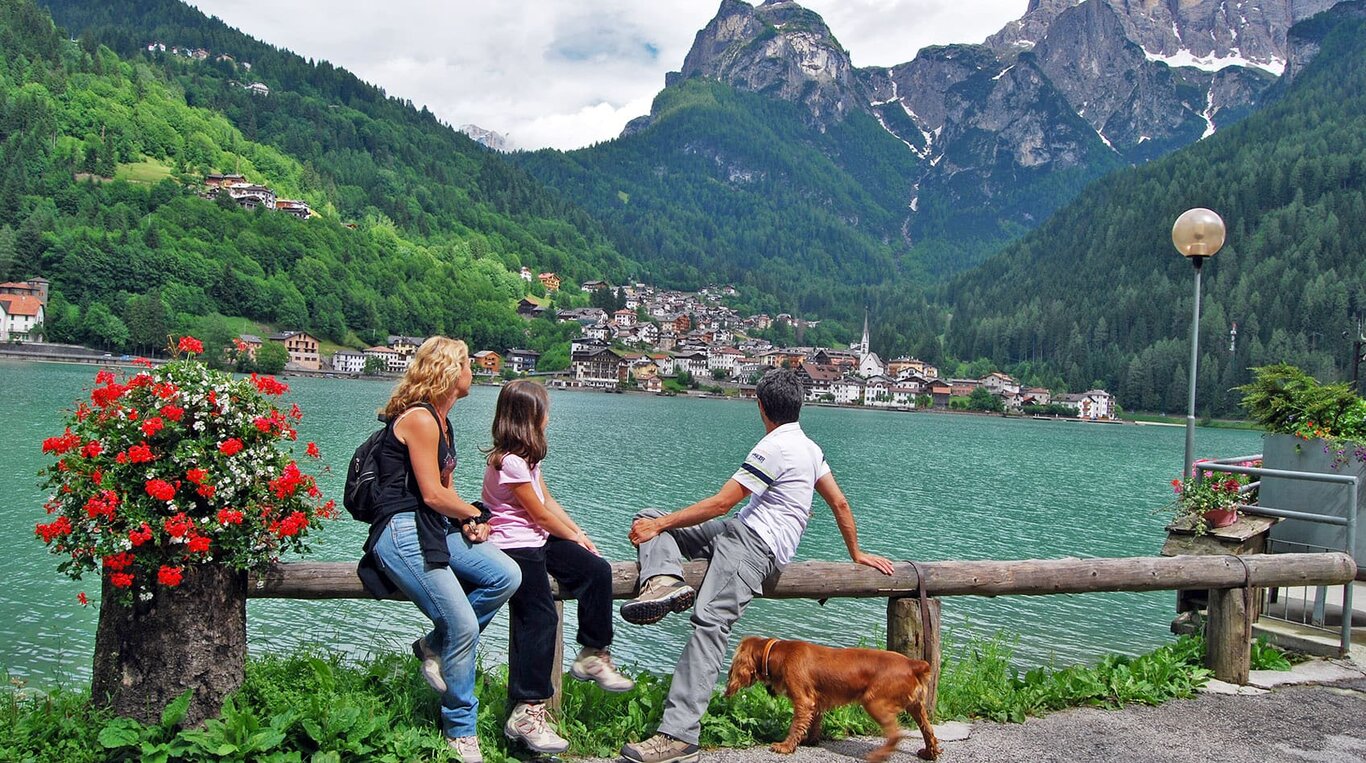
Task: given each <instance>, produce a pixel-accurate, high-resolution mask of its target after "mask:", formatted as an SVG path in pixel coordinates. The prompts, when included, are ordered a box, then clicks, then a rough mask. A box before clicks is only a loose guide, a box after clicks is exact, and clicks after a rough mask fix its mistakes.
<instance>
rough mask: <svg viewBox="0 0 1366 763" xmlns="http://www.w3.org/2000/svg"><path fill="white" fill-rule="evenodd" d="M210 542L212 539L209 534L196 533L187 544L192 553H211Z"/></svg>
mask: <svg viewBox="0 0 1366 763" xmlns="http://www.w3.org/2000/svg"><path fill="white" fill-rule="evenodd" d="M209 544H210V541H209V538H208V536H207V535H196V536H194V537H193V538H190V542H189V543H188V544H186V547H187V548H189V549H190V552H191V553H195V554H207V553H209Z"/></svg>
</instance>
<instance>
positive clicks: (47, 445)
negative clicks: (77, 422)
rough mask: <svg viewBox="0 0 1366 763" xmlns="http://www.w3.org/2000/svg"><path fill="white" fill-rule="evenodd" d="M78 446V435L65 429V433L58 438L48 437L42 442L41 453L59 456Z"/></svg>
mask: <svg viewBox="0 0 1366 763" xmlns="http://www.w3.org/2000/svg"><path fill="white" fill-rule="evenodd" d="M80 444H81V438H80V435H77V434H75V433H74V432H72V431H71V430H70V429H67V430H66V433H65V434H63V435H61V436H60V437H49V438H47V439H46V440H43V452H44V453H51V454H53V455H56V456H60V455H62V454H63V453H66V452H67V451H69V450H71V449H72V448H74V447H76V446H77V445H80Z"/></svg>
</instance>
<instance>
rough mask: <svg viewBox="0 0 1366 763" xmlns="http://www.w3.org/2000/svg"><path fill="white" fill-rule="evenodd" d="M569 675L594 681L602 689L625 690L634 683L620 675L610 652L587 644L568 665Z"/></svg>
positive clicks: (628, 689)
mask: <svg viewBox="0 0 1366 763" xmlns="http://www.w3.org/2000/svg"><path fill="white" fill-rule="evenodd" d="M569 675H571V676H574V677H575V678H577V679H579V680H580V681H593V682H596V683H597V685H598V686H600V687H602V689H603V691H610V692H625V691H630V690H631V689H633V688H634V687H635V685H636V682H635V681H632V680H631V679H629V678H627V677H626V676H624V675H622V674H621V672H620V671H618V670H617V667H616V666H615V665H613V664H612V654H611V652H608V651H607V650H606V649H593V648H592V647H587V646H586V647H584V648H583V649H580V650H579V656H578V657H576V658H575V659H574V664H573V665H570V666H569Z"/></svg>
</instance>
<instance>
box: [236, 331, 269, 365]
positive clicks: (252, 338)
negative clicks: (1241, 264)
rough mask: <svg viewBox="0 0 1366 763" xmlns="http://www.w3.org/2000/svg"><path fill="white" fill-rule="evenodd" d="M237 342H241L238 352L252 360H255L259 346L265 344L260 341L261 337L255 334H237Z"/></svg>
mask: <svg viewBox="0 0 1366 763" xmlns="http://www.w3.org/2000/svg"><path fill="white" fill-rule="evenodd" d="M237 341H238V342H241V344H240V345H239V347H240V348H241V350H240V351H241V352H243V353H245V354H246V356H247V357H248V358H251V359H252V360H256V351H257V350H259V349H261V345H263V344H265V342H263V341H262V340H261V337H259V336H257V335H255V334H238V335H237Z"/></svg>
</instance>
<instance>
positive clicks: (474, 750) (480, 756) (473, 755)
mask: <svg viewBox="0 0 1366 763" xmlns="http://www.w3.org/2000/svg"><path fill="white" fill-rule="evenodd" d="M446 745H447V746H448V747H450V748H451V749H452V750H454V751H455V754H456V755H458V756H460V760H461V763H484V753H483V752H481V751H480V750H479V737H456V738H455V739H451V738H447V739H446Z"/></svg>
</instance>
